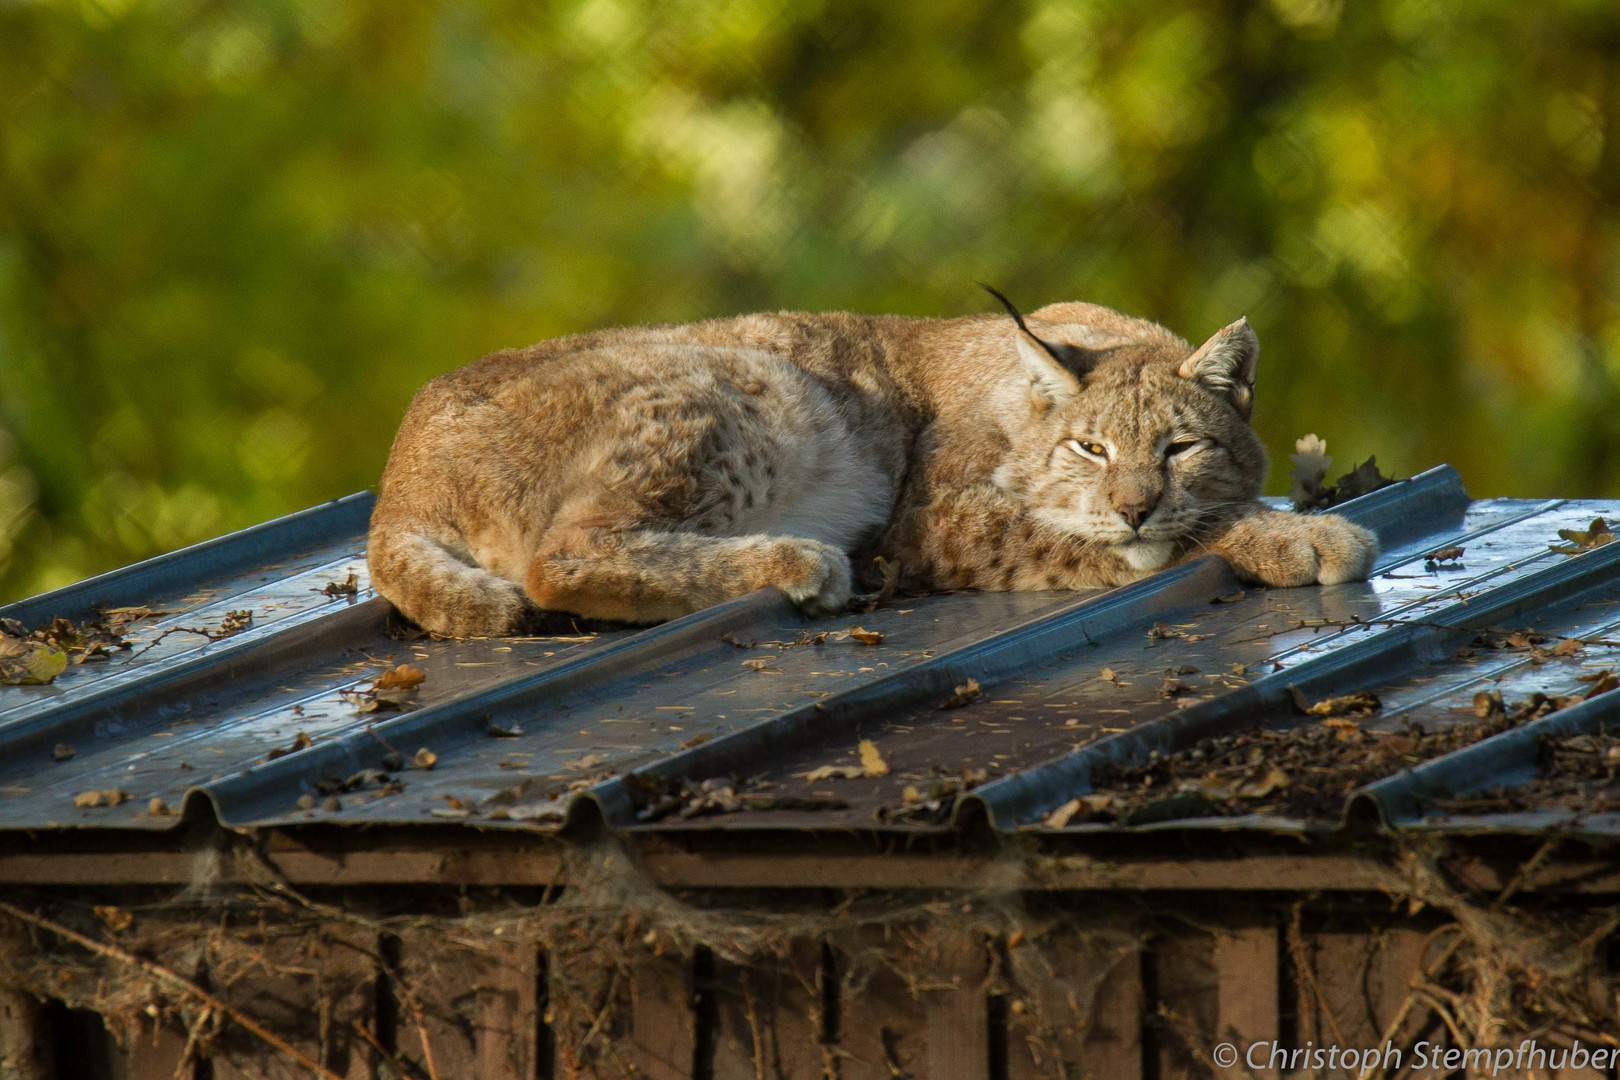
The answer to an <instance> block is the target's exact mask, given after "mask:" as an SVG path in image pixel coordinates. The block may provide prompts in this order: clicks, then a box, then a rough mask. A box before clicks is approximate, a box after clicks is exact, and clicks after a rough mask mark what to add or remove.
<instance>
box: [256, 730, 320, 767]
mask: <svg viewBox="0 0 1620 1080" xmlns="http://www.w3.org/2000/svg"><path fill="white" fill-rule="evenodd" d="M313 745H315V742H314V740H313V739H311V738H310V737H309V736H308V735H307V734H305V733H304V732H302V731H300V732H299V733H298V734H297V735H296V736H295V737H294V738H293V741H292V745H291V746H278V747H276V748H275V749H273V750H271V751H270V752H269V753H268V754H266V755H264V760H266V761H274V760H276V758H279V757H286V756H287V755H288V754H292V753H296V752H297V751H299V750H307V749H309V748H310V747H311V746H313Z"/></svg>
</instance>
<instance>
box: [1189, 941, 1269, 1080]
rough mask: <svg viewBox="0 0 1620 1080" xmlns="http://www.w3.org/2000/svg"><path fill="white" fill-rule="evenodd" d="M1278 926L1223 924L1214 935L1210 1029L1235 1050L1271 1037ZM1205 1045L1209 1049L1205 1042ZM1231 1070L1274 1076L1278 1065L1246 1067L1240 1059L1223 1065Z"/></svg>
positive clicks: (1260, 1079) (1263, 1078) (1261, 1079)
mask: <svg viewBox="0 0 1620 1080" xmlns="http://www.w3.org/2000/svg"><path fill="white" fill-rule="evenodd" d="M1277 947H1278V927H1277V926H1275V925H1269V924H1263V925H1256V926H1244V927H1234V928H1231V929H1223V930H1220V931H1218V932H1217V933H1216V935H1215V957H1214V962H1215V979H1216V1009H1215V1016H1216V1020H1215V1033H1216V1037H1217V1039H1218V1040H1219V1041H1221V1042H1228V1043H1231V1044H1232V1045H1233V1046H1235V1047H1237V1049H1238V1052H1239V1054H1240V1055H1246V1054H1247V1052H1248V1050H1249V1048H1250V1047H1251V1046H1253V1045H1254V1044H1255V1043H1258V1042H1265V1043H1267V1044H1268V1047H1267V1049H1270V1046H1271V1045H1274V1044H1275V1043H1276V1040H1277V1029H1278V998H1277V971H1278V956H1277ZM1206 1049H1211V1050H1212V1049H1213V1047H1209V1048H1206ZM1226 1072H1227V1074H1229V1075H1232V1076H1246V1077H1253V1078H1254V1080H1275V1078H1276V1077H1277V1076H1278V1075H1279V1073H1280V1070H1277V1069H1272V1068H1266V1067H1262V1068H1259V1069H1251V1068H1248V1067H1247V1065H1246V1063H1245V1062H1243V1061H1242V1060H1241V1059H1240V1061H1239V1063H1238V1064H1237V1065H1236V1066H1234V1067H1233V1068H1231V1069H1229V1070H1226Z"/></svg>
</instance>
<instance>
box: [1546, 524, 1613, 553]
mask: <svg viewBox="0 0 1620 1080" xmlns="http://www.w3.org/2000/svg"><path fill="white" fill-rule="evenodd" d="M1558 535H1559V536H1561V537H1563V538H1564V539H1565V540H1567V541H1569V543H1567V544H1549V545H1548V547H1550V548H1552V549H1553V550H1554V551H1556V552H1558V553H1559V554H1560V555H1579V554H1580V553H1581V552H1583V551H1591V550H1593V549H1594V548H1600V547H1602V546H1603V545H1605V544H1609V543H1613V542H1614V530H1613V529H1611V528H1610V527H1609V523H1608V522H1607V521H1605V520H1604V519H1603V518H1600V517H1599V518H1593V519H1592V524H1590V525H1588V526H1587V527H1586V528H1585V529H1559V530H1558Z"/></svg>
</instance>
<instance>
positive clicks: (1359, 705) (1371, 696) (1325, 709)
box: [1288, 685, 1383, 716]
mask: <svg viewBox="0 0 1620 1080" xmlns="http://www.w3.org/2000/svg"><path fill="white" fill-rule="evenodd" d="M1288 692H1289V694H1290V695H1292V697H1293V699H1294V706H1295V707H1296V708H1297V709H1299V711H1300V712H1303V713H1305V714H1306V715H1307V716H1343V715H1345V714H1346V713H1358V712H1371V711H1373V710H1375V709H1380V708H1382V707H1383V702H1381V701H1379V700H1378V695H1377V694H1375V693H1373V692H1372V691H1370V690H1357V691H1356V692H1355V693H1353V694H1345V695H1344V696H1343V697H1330V698H1324V699H1323V700H1321V701H1317V702H1312V701H1310V700H1309V699H1308V698H1306V697H1305V695H1304V694H1303V693H1301V692H1300V690H1299V688H1298V687H1295V686H1292V685H1290V686H1289V687H1288Z"/></svg>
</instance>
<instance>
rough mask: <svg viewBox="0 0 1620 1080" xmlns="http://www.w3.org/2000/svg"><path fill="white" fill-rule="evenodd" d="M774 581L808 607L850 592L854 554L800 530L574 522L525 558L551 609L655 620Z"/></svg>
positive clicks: (822, 609)
mask: <svg viewBox="0 0 1620 1080" xmlns="http://www.w3.org/2000/svg"><path fill="white" fill-rule="evenodd" d="M767 585H774V586H776V587H777V588H779V589H781V590H782V591H783V592H784V593H786V594H787V596H788V598H789V599H790V600H792V601H794V602H795V603H797V604H799V605H800V606H801V607H803V608H804V609H805V610H806V611H807V612H809V613H810V614H812V615H819V614H827V613H830V612H833V611H837V610H838V609H840V608H842V607H843V606H844V604H845V603H846V602H848V600H849V597H850V568H849V557H848V556H847V555H845V554H844V553H843V552H842V551H839V550H838V549H837V548H835V547H833V546H831V545H829V544H824V543H822V542H820V541H819V540H806V539H801V538H798V537H778V536H741V537H712V536H698V535H695V534H691V533H675V532H657V531H651V530H645V531H635V532H607V531H600V530H585V529H576V530H569V531H568V532H567V533H566V534H565V535H563V536H559V537H557V538H554V539H553V541H552V542H551V543H549V544H547V545H546V548H545V549H544V550H542V552H541V553H540V554H539V555H538V556H537V557H536V558H535V560H534V561H533V562H532V563H530V564H529V573H528V579H527V581H526V582H525V586H526V588H527V591H528V595H529V599H530V600H532V601H533V602H534V603H535V604H537V605H539V606H540V607H541V608H544V609H546V610H549V611H566V612H571V613H573V614H577V615H583V616H585V617H587V618H594V619H613V620H617V621H620V622H633V623H653V622H662V621H664V620H666V619H674V618H679V617H680V616H682V615H689V614H691V613H692V612H694V611H700V610H702V609H703V608H706V607H710V606H712V605H714V604H718V603H721V602H723V601H726V600H731V599H733V598H735V597H738V596H742V595H743V594H745V593H750V592H753V591H754V590H755V589H761V588H764V587H765V586H767Z"/></svg>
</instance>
